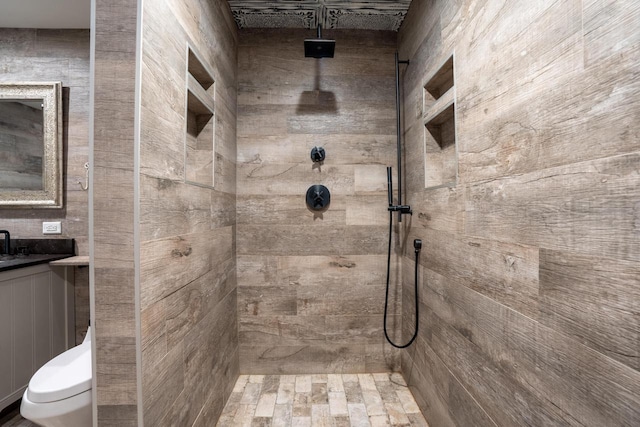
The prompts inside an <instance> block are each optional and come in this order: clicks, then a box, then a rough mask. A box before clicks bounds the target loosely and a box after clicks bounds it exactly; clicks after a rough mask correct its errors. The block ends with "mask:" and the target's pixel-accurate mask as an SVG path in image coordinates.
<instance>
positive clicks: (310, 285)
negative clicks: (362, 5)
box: [237, 29, 400, 374]
mask: <svg viewBox="0 0 640 427" xmlns="http://www.w3.org/2000/svg"><path fill="white" fill-rule="evenodd" d="M313 36H314V33H313V31H304V30H282V29H280V30H259V29H254V30H242V31H241V32H240V45H239V54H238V55H239V57H238V73H239V82H238V169H237V181H238V184H237V185H238V187H237V191H238V195H237V221H238V230H237V239H238V241H237V262H238V316H239V323H240V325H239V327H240V370H241V372H243V373H251V374H258V373H259V374H276V373H277V374H294V373H307V374H308V373H340V372H382V371H390V370H394V369H397V368H398V366H399V355H398V353H396V352H394V351H392V349H391V347H390V346H388V345H384V344H383V343H384V335H383V332H382V314H383V309H384V290H385V288H384V287H385V275H386V251H387V242H388V237H387V233H388V214H387V211H386V206H387V195H386V166H387V165H392V164H393V163H394V161H395V89H394V52H395V49H396V34H395V33H391V32H389V33H386V32H360V31H326V34H325V36H326V37H330V38H335V39H336V40H337V42H336V51H335V58H332V59H329V58H327V59H321V60H316V59H313V58H305V57H304V48H303V41H304V39H305V38H309V37H313ZM314 146H322V147H324V148H325V149H326V155H327V157H326V160H325V162H324V164H322V165H319V164H315V165H314V164H313V163H312V161H311V159H310V152H311V149H312V148H313V147H314ZM313 184H323V185H325V186H327V187H328V189H329V190H330V192H331V206H330V208H329V209H328V211H326V212H324V213H322V214H314V213H313V212H311V211H309V210H308V209H307V207H306V204H305V194H306V191H307V188H308V187H309V186H311V185H313ZM394 271H395V272H397V269H394ZM397 276H399V273H395V274H394V279H397ZM399 290H400V287H399V286H397V287H396V288H395V290H394V292H392V302H391V310H390V312H391V315H390V318H389V319H390V320H389V324H390V325H391V328H392V329H393V327H394V326H399V320H400V316H399V314H400V307H399V303H400V292H399ZM391 333H392V334H393V330H392V331H391ZM398 338H399V337H398Z"/></svg>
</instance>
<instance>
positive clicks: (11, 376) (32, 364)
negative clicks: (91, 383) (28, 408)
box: [0, 264, 74, 410]
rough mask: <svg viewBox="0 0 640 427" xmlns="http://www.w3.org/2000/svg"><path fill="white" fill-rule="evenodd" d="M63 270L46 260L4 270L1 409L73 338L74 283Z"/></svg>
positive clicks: (1, 277) (0, 332)
mask: <svg viewBox="0 0 640 427" xmlns="http://www.w3.org/2000/svg"><path fill="white" fill-rule="evenodd" d="M60 273H61V271H58V270H57V271H52V270H51V269H50V268H49V266H48V265H46V264H43V265H37V266H33V267H25V268H22V269H16V270H10V271H7V272H3V273H0V410H2V409H3V408H5V407H6V406H7V405H10V404H11V403H13V402H15V401H16V400H18V399H19V398H20V397H21V396H22V393H23V392H24V390H25V389H26V387H27V386H28V385H29V381H30V380H31V377H32V376H33V374H34V373H35V372H36V371H37V370H38V369H40V367H41V366H42V365H44V364H45V363H47V362H48V361H49V360H51V359H52V358H54V357H55V356H57V355H58V354H60V353H62V352H63V351H65V350H66V349H67V348H68V347H67V343H68V342H70V341H69V339H73V336H74V334H70V333H69V331H70V327H73V324H74V323H73V316H72V315H71V316H70V315H69V313H73V285H72V284H70V283H68V282H67V278H66V275H65V274H60ZM62 273H64V271H63V272H62ZM69 294H71V296H70V295H69Z"/></svg>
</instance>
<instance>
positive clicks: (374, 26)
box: [228, 0, 411, 31]
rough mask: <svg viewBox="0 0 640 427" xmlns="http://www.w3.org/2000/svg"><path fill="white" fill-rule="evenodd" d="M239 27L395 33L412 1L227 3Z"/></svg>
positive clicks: (243, 0) (258, 0)
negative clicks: (383, 31) (358, 30)
mask: <svg viewBox="0 0 640 427" xmlns="http://www.w3.org/2000/svg"><path fill="white" fill-rule="evenodd" d="M228 2H229V5H230V6H231V11H232V12H233V17H234V19H235V20H236V24H237V25H238V28H309V29H312V28H316V27H317V26H318V24H321V25H322V28H334V29H360V30H389V31H398V29H399V28H400V25H401V24H402V21H403V19H404V17H405V15H406V14H407V9H409V4H411V0H399V1H392V0H386V1H385V0H378V1H366V0H364V1H348V0H271V1H261V0H228Z"/></svg>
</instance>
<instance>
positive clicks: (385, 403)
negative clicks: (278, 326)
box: [218, 374, 428, 427]
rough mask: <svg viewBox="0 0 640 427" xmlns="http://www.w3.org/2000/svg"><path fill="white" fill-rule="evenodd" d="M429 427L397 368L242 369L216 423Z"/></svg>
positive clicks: (237, 426) (233, 426) (232, 426)
mask: <svg viewBox="0 0 640 427" xmlns="http://www.w3.org/2000/svg"><path fill="white" fill-rule="evenodd" d="M245 426H246V427H303V426H304V427H307V426H308V427H321V426H322V427H324V426H326V427H350V426H351V427H378V426H419V427H428V425H427V422H426V421H425V419H424V417H423V416H422V414H421V413H420V409H419V408H418V405H417V404H416V402H415V400H414V398H413V395H412V394H411V392H410V391H409V389H408V388H407V386H406V383H405V381H404V379H403V378H402V376H401V375H400V374H357V375H355V374H343V375H339V374H336V375H332V374H330V375H241V376H240V378H239V379H238V382H237V383H236V385H235V388H234V390H233V393H232V394H231V397H230V398H229V401H228V402H227V405H226V406H225V408H224V411H223V412H222V416H221V417H220V420H219V421H218V427H245Z"/></svg>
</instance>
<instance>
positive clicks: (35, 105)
mask: <svg viewBox="0 0 640 427" xmlns="http://www.w3.org/2000/svg"><path fill="white" fill-rule="evenodd" d="M62 146H63V142H62V83H60V82H55V83H0V208H61V207H62V203H63V200H62V187H63V186H62Z"/></svg>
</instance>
